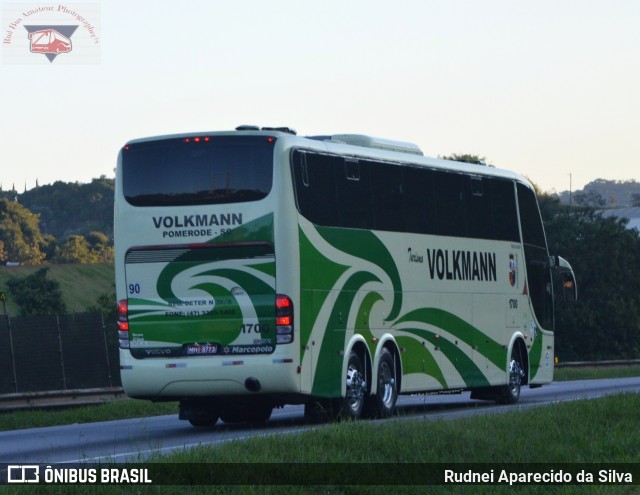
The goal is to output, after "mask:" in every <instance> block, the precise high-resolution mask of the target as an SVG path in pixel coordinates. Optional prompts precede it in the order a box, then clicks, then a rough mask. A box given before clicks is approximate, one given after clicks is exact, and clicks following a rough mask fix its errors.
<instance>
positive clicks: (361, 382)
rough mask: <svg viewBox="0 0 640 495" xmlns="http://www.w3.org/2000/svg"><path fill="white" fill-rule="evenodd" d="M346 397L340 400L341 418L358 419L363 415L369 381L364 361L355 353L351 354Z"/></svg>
mask: <svg viewBox="0 0 640 495" xmlns="http://www.w3.org/2000/svg"><path fill="white" fill-rule="evenodd" d="M345 379H346V390H345V396H344V397H343V398H342V399H340V407H339V416H340V417H341V418H342V419H358V418H360V416H361V415H362V411H363V409H364V405H365V400H366V397H367V393H368V390H367V379H366V375H365V371H364V366H363V365H362V360H361V359H360V356H358V355H357V354H356V353H355V352H353V351H352V352H351V354H349V361H348V363H347V375H346V377H345Z"/></svg>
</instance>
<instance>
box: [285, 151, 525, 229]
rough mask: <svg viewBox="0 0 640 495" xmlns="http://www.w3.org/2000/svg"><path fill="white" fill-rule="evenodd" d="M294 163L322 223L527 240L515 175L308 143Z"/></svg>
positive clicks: (313, 215) (304, 205)
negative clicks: (332, 150) (342, 152)
mask: <svg viewBox="0 0 640 495" xmlns="http://www.w3.org/2000/svg"><path fill="white" fill-rule="evenodd" d="M292 162H293V163H292V167H293V175H294V182H295V189H296V190H295V192H296V199H297V203H298V210H299V211H300V213H302V215H304V216H305V217H306V218H307V219H309V220H310V221H311V222H313V223H316V224H318V225H326V226H334V227H350V228H362V229H375V230H386V231H395V232H414V233H419V234H434V235H448V236H455V237H475V238H479V239H497V240H505V241H515V242H519V240H520V230H519V228H518V217H517V209H516V196H515V188H514V183H513V182H512V181H509V180H506V179H499V178H493V177H481V176H471V175H467V174H462V173H457V172H446V171H441V170H433V169H429V168H424V167H419V166H411V165H408V164H401V163H389V162H380V161H374V160H370V159H364V158H363V159H359V160H356V159H355V158H352V157H342V156H338V155H330V154H324V153H317V152H313V151H304V150H295V151H294V152H293V154H292ZM534 199H535V198H534Z"/></svg>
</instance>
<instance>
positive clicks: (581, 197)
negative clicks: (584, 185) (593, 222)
mask: <svg viewBox="0 0 640 495" xmlns="http://www.w3.org/2000/svg"><path fill="white" fill-rule="evenodd" d="M573 199H574V202H575V204H577V205H578V206H589V207H591V208H596V209H602V208H604V207H605V206H606V205H607V202H606V200H605V199H604V198H603V197H602V195H601V194H600V193H598V192H596V191H593V190H588V191H585V192H579V193H575V194H574V195H573Z"/></svg>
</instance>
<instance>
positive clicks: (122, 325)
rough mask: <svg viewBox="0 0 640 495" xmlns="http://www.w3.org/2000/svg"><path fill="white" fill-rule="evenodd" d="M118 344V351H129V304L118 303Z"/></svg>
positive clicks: (124, 301)
mask: <svg viewBox="0 0 640 495" xmlns="http://www.w3.org/2000/svg"><path fill="white" fill-rule="evenodd" d="M118 342H119V343H120V349H129V303H128V302H127V300H126V299H121V300H120V301H118Z"/></svg>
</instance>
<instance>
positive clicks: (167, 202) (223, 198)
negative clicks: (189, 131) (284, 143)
mask: <svg viewBox="0 0 640 495" xmlns="http://www.w3.org/2000/svg"><path fill="white" fill-rule="evenodd" d="M274 143H275V138H267V137H266V136H207V137H204V136H203V137H199V138H197V139H196V138H172V139H163V140H155V141H146V142H140V143H133V144H130V145H127V146H126V147H125V148H124V149H123V150H122V182H123V191H124V196H125V199H126V200H127V202H128V203H130V204H132V205H134V206H182V205H202V204H221V203H240V202H246V201H257V200H260V199H262V198H264V197H265V196H267V194H269V192H270V191H271V183H272V175H273V145H274Z"/></svg>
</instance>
